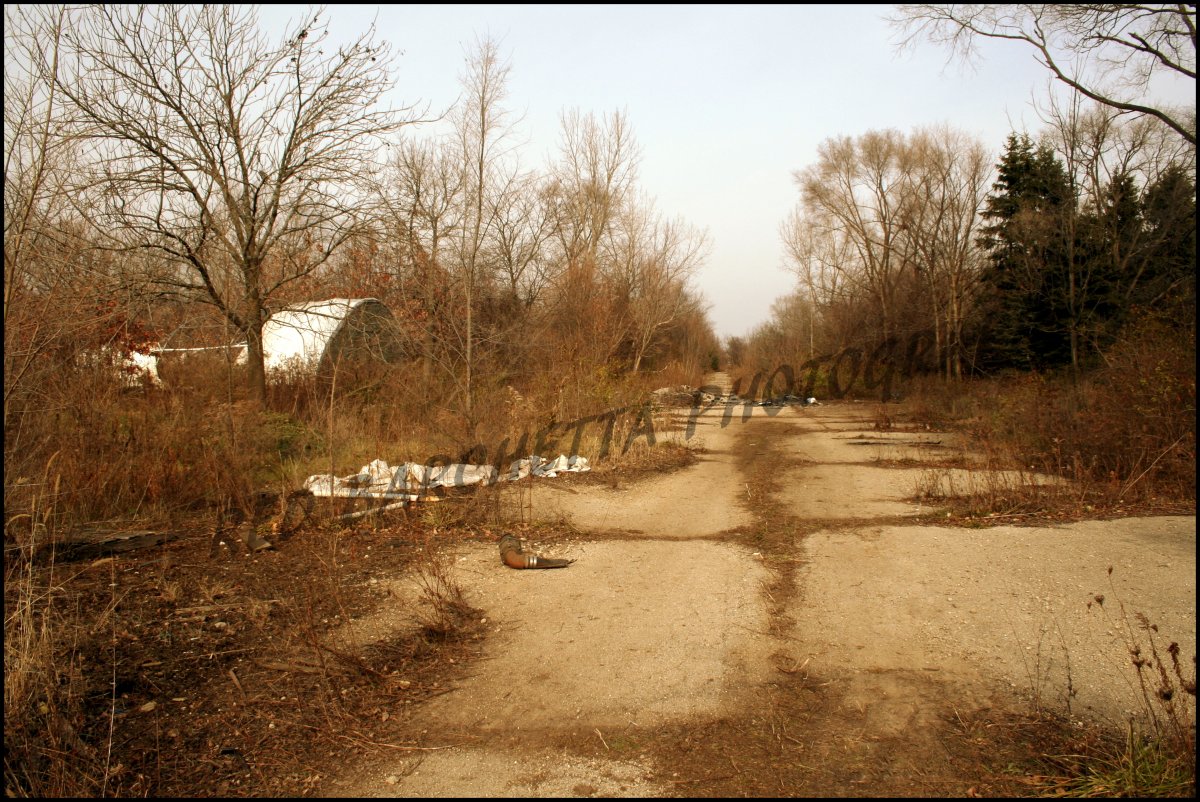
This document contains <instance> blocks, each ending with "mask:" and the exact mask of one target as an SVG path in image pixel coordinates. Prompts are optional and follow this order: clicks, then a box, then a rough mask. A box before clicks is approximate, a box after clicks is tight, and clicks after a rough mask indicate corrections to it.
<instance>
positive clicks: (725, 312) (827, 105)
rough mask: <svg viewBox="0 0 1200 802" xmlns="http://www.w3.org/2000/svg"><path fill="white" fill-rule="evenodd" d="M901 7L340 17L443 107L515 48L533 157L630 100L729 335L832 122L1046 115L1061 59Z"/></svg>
mask: <svg viewBox="0 0 1200 802" xmlns="http://www.w3.org/2000/svg"><path fill="white" fill-rule="evenodd" d="M891 8H892V7H891V6H837V7H834V6H811V5H810V6H779V5H768V6H713V5H697V6H689V5H662V6H619V5H618V6H577V5H561V6H546V5H538V6H519V5H514V6H498V5H489V6H469V5H461V6H455V5H429V6H422V5H402V6H400V5H397V6H393V5H383V6H379V5H340V6H336V7H334V8H333V9H332V14H331V17H330V19H331V26H330V35H331V37H332V39H333V41H335V42H337V41H345V40H348V39H351V38H353V37H354V36H356V35H357V34H359V33H361V32H363V31H365V30H366V29H367V28H368V27H369V26H370V24H371V23H372V21H374V22H375V24H376V30H377V33H378V36H379V38H381V39H385V40H387V41H389V42H391V43H392V45H393V46H394V48H395V49H396V50H397V51H399V53H400V55H399V56H398V58H397V62H396V63H397V66H398V76H397V77H398V82H397V86H396V90H395V91H396V98H395V99H394V102H395V103H396V104H397V105H410V104H413V103H418V102H419V103H421V104H424V103H429V104H431V105H432V107H433V108H434V109H445V108H446V107H448V106H450V105H451V104H452V103H453V102H454V100H455V98H456V97H457V96H458V93H459V85H458V78H459V76H460V75H461V74H462V72H463V68H464V62H465V58H466V54H467V52H468V51H469V50H470V49H471V48H472V46H473V44H474V42H475V41H476V40H477V39H479V38H482V37H485V36H488V35H491V36H493V37H495V38H496V39H497V40H499V41H500V43H501V52H502V54H503V55H504V56H505V57H506V58H507V59H508V61H509V63H510V65H511V73H510V85H509V98H508V105H509V106H510V107H511V108H512V109H513V110H514V111H515V112H517V113H518V114H523V115H524V119H523V122H522V124H521V129H522V135H523V138H524V140H525V141H527V142H528V144H527V145H526V146H525V147H524V148H523V150H522V154H523V155H522V162H523V164H524V166H525V167H526V168H532V167H536V166H540V165H542V164H544V163H546V162H547V161H548V160H549V159H551V158H552V157H553V155H554V152H555V150H556V148H557V142H558V134H559V115H560V113H561V112H562V111H564V110H567V109H571V108H577V109H579V110H580V111H582V112H585V113H586V112H594V113H596V114H597V116H599V115H600V114H603V113H605V112H611V111H613V110H618V109H620V110H624V111H625V112H626V113H627V115H628V119H629V122H630V123H631V125H632V128H633V131H634V133H635V135H636V137H637V140H638V143H639V144H640V146H641V152H642V160H641V164H640V169H639V176H640V182H639V184H640V187H641V188H642V190H643V191H644V192H645V193H647V194H648V195H649V196H651V197H652V198H654V199H655V201H656V204H657V208H658V210H659V211H660V212H662V213H663V214H664V215H665V216H668V217H681V218H683V219H685V220H686V221H687V222H689V223H691V224H692V225H694V226H696V227H698V228H700V229H702V230H705V231H707V234H708V238H709V243H710V249H709V254H710V255H709V258H708V260H707V262H706V264H705V266H704V268H703V269H702V271H701V272H700V274H699V275H698V276H697V285H698V287H699V289H700V290H701V291H702V292H703V293H704V296H705V298H706V299H707V301H708V303H709V304H710V311H709V318H710V320H711V321H712V323H713V325H714V327H715V328H716V330H717V333H718V334H719V335H721V336H722V337H725V336H728V335H735V334H736V335H742V334H746V333H747V332H749V331H750V330H751V329H753V328H754V327H755V326H756V325H758V324H760V323H762V322H764V321H765V320H766V319H767V317H768V315H769V311H770V307H771V303H772V302H773V301H774V300H775V299H776V298H778V297H779V296H781V295H783V294H785V293H787V292H789V291H790V290H791V289H792V286H793V278H792V277H791V276H790V275H789V274H788V273H787V272H786V271H785V270H784V268H783V249H782V246H781V243H780V238H779V225H780V222H781V221H782V220H783V219H784V218H785V217H786V216H787V214H788V212H789V211H790V210H791V209H792V207H793V206H794V205H795V203H796V200H797V191H796V188H795V185H794V183H793V180H792V172H793V171H794V170H797V169H800V168H803V167H805V166H806V165H808V164H810V163H812V162H813V160H814V159H815V156H816V149H817V145H818V144H819V143H820V142H821V141H822V140H824V139H826V138H828V137H832V136H838V135H850V136H857V135H859V134H862V133H864V132H865V131H868V130H871V129H883V128H896V129H899V130H901V131H905V132H908V131H911V130H912V129H914V128H916V127H918V126H923V125H932V124H938V123H949V124H951V125H953V126H954V127H956V128H959V129H961V130H963V131H966V132H967V133H970V134H974V135H977V136H979V137H980V138H982V140H983V141H984V143H985V144H986V145H987V146H988V147H990V148H992V149H993V151H994V152H995V153H996V154H997V155H998V154H999V152H1000V149H1001V147H1002V146H1003V143H1004V139H1005V137H1006V136H1007V135H1008V133H1009V132H1010V131H1012V130H1014V129H1015V130H1028V131H1029V132H1030V133H1031V134H1034V133H1036V132H1037V131H1039V130H1040V129H1041V127H1042V125H1041V123H1040V121H1039V120H1038V118H1037V115H1036V112H1035V110H1034V107H1033V102H1032V101H1033V99H1034V98H1035V97H1037V98H1041V97H1044V96H1045V94H1046V92H1047V80H1046V78H1047V72H1046V71H1045V69H1044V68H1042V67H1040V66H1039V65H1038V64H1037V63H1036V62H1035V61H1034V59H1033V56H1032V55H1031V53H1030V51H1029V50H1028V49H1027V48H1023V47H1021V46H1020V45H1019V44H1016V43H1007V42H985V43H984V46H983V47H981V59H980V60H979V62H978V64H977V65H976V66H975V67H974V68H969V67H964V66H962V65H961V64H959V63H957V62H955V63H950V64H947V55H948V53H947V52H946V51H945V50H944V49H942V48H941V47H938V46H935V45H933V44H929V43H924V44H921V45H920V46H918V47H917V48H916V49H915V50H910V51H906V52H905V53H904V54H898V53H897V52H896V48H895V42H896V39H897V33H896V31H895V30H893V29H892V28H891V27H890V26H889V25H888V24H887V22H886V21H885V20H884V19H883V18H884V16H885V15H887V14H888V13H890V11H891ZM302 11H303V7H301V6H286V5H274V6H264V7H262V8H261V10H260V21H261V22H262V24H263V27H264V29H266V30H267V31H269V32H271V33H278V34H279V35H282V30H283V26H284V23H285V22H286V21H287V20H288V19H289V18H294V17H295V15H296V14H299V13H302ZM1190 91H1191V92H1194V87H1193V88H1191V89H1190ZM412 133H415V134H417V135H419V134H420V131H419V130H418V131H413V132H412Z"/></svg>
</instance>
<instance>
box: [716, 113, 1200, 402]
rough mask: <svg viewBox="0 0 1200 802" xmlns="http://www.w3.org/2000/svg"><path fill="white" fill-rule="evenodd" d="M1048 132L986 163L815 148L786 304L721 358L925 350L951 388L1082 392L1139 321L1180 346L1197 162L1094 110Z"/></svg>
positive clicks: (955, 155) (918, 142)
mask: <svg viewBox="0 0 1200 802" xmlns="http://www.w3.org/2000/svg"><path fill="white" fill-rule="evenodd" d="M1046 119H1047V126H1046V128H1045V130H1044V131H1042V132H1041V135H1040V136H1039V138H1038V139H1037V140H1036V141H1035V140H1034V139H1033V138H1032V137H1031V136H1030V135H1029V134H1028V133H1017V132H1014V133H1012V134H1011V135H1010V136H1009V137H1008V139H1007V141H1006V143H1005V145H1004V149H1003V152H1002V153H1001V154H999V156H998V157H997V156H993V155H991V154H989V153H988V151H987V148H986V146H985V145H984V144H983V143H982V142H981V141H979V140H978V139H977V138H974V137H971V136H969V135H968V134H966V133H965V132H962V131H957V130H955V129H953V128H950V127H948V126H941V127H934V128H924V129H918V130H915V131H913V132H911V133H904V132H901V131H897V130H883V131H869V132H867V133H865V134H862V135H860V136H857V137H851V136H838V137H832V138H830V139H827V140H825V141H824V142H823V143H822V144H821V145H820V147H819V149H818V154H817V160H816V162H815V163H813V164H811V165H809V166H808V167H805V168H803V169H801V170H798V171H796V173H795V180H796V185H797V188H798V190H799V196H800V197H799V200H798V202H797V205H796V207H795V208H794V209H793V211H792V213H791V214H790V216H789V217H788V218H787V219H786V221H785V222H784V223H783V225H782V227H781V234H782V237H783V242H784V244H785V247H786V255H787V264H788V267H789V268H790V269H791V270H792V271H793V272H794V273H795V274H796V276H797V288H796V290H795V291H794V292H793V293H792V294H790V295H788V296H786V297H784V298H781V299H780V300H779V301H778V302H777V303H776V304H775V305H774V307H773V308H772V313H771V318H770V320H769V321H767V322H766V323H764V324H763V325H761V326H760V327H759V328H757V329H755V330H754V331H753V332H752V333H751V334H750V335H749V336H748V337H746V338H734V339H733V340H732V341H731V342H730V343H728V344H727V345H728V346H729V349H730V357H731V358H732V359H734V360H738V359H742V360H746V361H748V362H750V363H753V364H754V365H755V366H756V367H757V368H759V369H764V368H767V369H769V366H771V365H772V364H779V363H780V362H791V363H793V364H800V363H803V362H805V361H806V360H808V359H812V358H813V357H815V356H818V355H821V354H828V353H833V352H835V351H837V350H839V349H842V348H846V347H854V348H860V349H869V348H872V347H877V346H878V344H880V343H883V342H887V341H889V340H895V339H897V338H902V339H903V338H911V337H913V336H915V335H916V334H918V333H925V334H927V335H928V337H929V338H930V339H931V341H932V344H933V348H932V351H931V356H932V359H931V360H930V364H929V365H928V367H929V369H931V370H935V371H937V372H938V373H940V374H941V375H943V376H945V377H948V378H954V379H961V378H963V377H964V376H967V375H995V374H996V373H998V372H1002V371H1004V370H1013V369H1015V370H1031V369H1034V370H1053V369H1058V368H1064V369H1067V370H1069V371H1072V372H1074V373H1076V374H1078V372H1079V371H1081V370H1085V369H1087V368H1088V367H1089V366H1094V365H1095V364H1097V363H1098V362H1100V361H1101V360H1102V359H1103V354H1104V351H1105V349H1106V348H1107V347H1109V346H1110V345H1111V344H1112V343H1113V342H1114V341H1115V340H1116V338H1117V337H1118V336H1119V335H1120V333H1121V332H1122V331H1123V330H1124V329H1125V328H1126V327H1127V326H1129V325H1130V324H1133V323H1137V322H1138V321H1141V320H1144V319H1146V318H1148V317H1153V318H1156V319H1158V320H1160V321H1165V322H1166V323H1167V324H1169V326H1171V327H1173V328H1174V329H1176V330H1179V331H1187V330H1191V329H1194V317H1195V248H1196V245H1195V209H1196V203H1195V181H1194V175H1195V153H1194V148H1193V147H1192V146H1191V145H1190V144H1188V143H1187V142H1186V141H1181V139H1180V138H1179V137H1178V136H1176V135H1175V134H1174V133H1173V132H1172V131H1170V130H1169V129H1168V128H1167V127H1166V126H1164V125H1163V124H1162V123H1161V122H1159V121H1157V120H1156V119H1154V118H1149V117H1142V118H1140V119H1130V118H1129V117H1128V115H1125V114H1123V113H1121V112H1120V111H1118V110H1114V109H1111V108H1108V107H1105V106H1103V105H1100V104H1090V103H1084V102H1083V101H1076V102H1073V103H1069V104H1059V105H1057V106H1052V107H1051V108H1050V109H1049V110H1048V112H1047V113H1046ZM993 159H996V160H997V161H996V163H995V165H993V163H992V162H993Z"/></svg>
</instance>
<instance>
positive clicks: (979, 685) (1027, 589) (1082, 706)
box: [323, 403, 1196, 797]
mask: <svg viewBox="0 0 1200 802" xmlns="http://www.w3.org/2000/svg"><path fill="white" fill-rule="evenodd" d="M741 411H742V410H741V408H738V409H737V413H739V414H736V415H734V416H733V420H732V422H731V423H729V424H728V425H727V426H724V427H723V426H722V425H721V423H722V410H721V409H714V410H710V411H708V412H706V413H705V414H703V415H702V416H700V418H699V420H698V421H697V424H698V425H697V427H696V436H695V438H694V439H693V441H692V442H693V443H698V444H700V445H702V446H703V447H704V451H703V454H702V456H701V459H700V461H699V462H698V463H696V464H694V465H692V466H690V467H688V468H685V469H682V470H679V471H675V472H673V473H670V474H667V475H664V476H660V477H656V478H653V479H650V480H647V481H644V482H641V483H636V484H632V485H631V486H629V487H627V488H622V489H612V488H608V487H604V486H601V485H585V486H578V485H577V486H576V488H575V491H576V492H561V491H559V490H549V489H545V490H543V489H541V488H540V487H537V486H535V490H534V498H533V512H534V515H535V516H537V517H539V518H541V519H544V520H564V519H565V520H567V521H569V522H570V523H571V524H572V526H573V527H575V528H576V529H578V530H579V531H581V532H583V533H584V535H582V536H581V537H580V538H578V539H575V540H572V541H570V542H566V543H564V544H559V545H556V546H555V547H554V548H553V549H552V550H551V551H550V552H549V553H552V554H553V556H566V557H571V558H574V559H575V560H576V562H575V563H574V564H573V565H572V566H571V567H569V568H567V569H565V570H555V571H514V570H511V569H507V568H504V567H502V566H501V565H500V563H499V560H498V557H497V553H496V550H495V548H494V547H493V546H478V547H471V548H465V549H462V550H461V551H460V552H458V553H457V554H456V555H455V559H456V562H455V566H456V576H457V579H458V581H459V582H460V584H461V585H462V587H463V589H464V591H465V593H466V597H467V600H468V601H469V602H470V603H471V604H473V605H474V606H476V607H478V608H480V609H481V610H483V611H484V615H485V616H486V618H487V622H488V624H487V625H488V626H489V628H491V629H492V630H493V631H492V632H491V634H490V636H489V639H488V641H487V646H486V648H485V652H486V655H485V659H483V660H481V661H479V662H478V664H476V665H475V666H473V667H472V673H471V675H470V676H469V677H468V678H467V679H465V680H464V681H463V682H461V683H460V685H459V686H458V687H456V688H455V689H454V690H453V691H452V692H450V693H447V694H444V695H442V696H440V697H437V698H436V699H434V700H433V701H431V702H429V703H427V704H426V705H424V706H423V707H422V708H421V709H419V710H417V711H415V712H413V713H412V714H411V715H412V716H413V717H414V718H413V720H412V721H413V723H414V724H415V725H416V727H417V731H424V732H425V735H424V736H423V738H424V739H425V743H427V744H428V745H429V747H430V748H429V749H428V750H427V751H421V752H415V753H414V752H406V753H398V755H397V756H395V757H392V758H389V759H387V760H386V761H384V762H381V763H376V764H372V765H370V766H357V767H349V768H348V770H347V772H346V773H345V775H344V776H342V777H340V778H337V779H336V780H335V781H333V782H331V783H330V784H329V785H328V786H327V787H326V788H325V789H324V790H323V793H325V794H327V795H338V796H355V797H358V796H372V797H411V796H502V797H503V796H508V797H517V796H534V797H546V796H593V795H594V796H676V795H680V794H684V795H686V794H688V793H689V788H688V786H687V785H681V784H680V783H685V782H687V780H680V779H677V778H678V777H679V775H680V768H679V767H676V766H673V765H671V764H670V763H669V762H665V761H669V753H663V752H660V751H659V750H658V749H657V748H656V746H655V744H656V732H658V731H659V730H660V729H661V728H665V727H671V726H675V725H680V724H702V723H703V722H706V721H716V720H726V721H728V720H738V717H739V716H741V717H745V720H746V724H747V726H759V725H760V724H761V722H760V720H759V719H758V718H754V717H755V716H758V715H759V714H760V712H761V706H762V700H763V699H764V698H765V697H767V696H769V695H770V693H771V692H772V688H775V687H776V685H774V684H773V683H777V682H778V681H779V679H780V677H781V676H784V675H787V676H792V675H798V676H803V677H804V678H805V679H806V681H808V682H810V683H814V684H815V685H820V686H821V687H822V688H824V691H823V692H824V693H825V697H824V698H827V699H832V700H834V702H833V704H832V705H831V706H826V708H825V709H824V710H823V711H822V712H821V713H820V714H819V715H817V714H816V713H814V715H813V716H812V717H810V718H808V719H807V720H806V721H805V722H804V726H803V736H802V737H800V738H796V737H792V736H789V738H790V739H791V740H792V741H794V742H795V744H797V745H798V746H795V747H793V748H795V749H796V750H797V755H798V757H797V758H796V760H798V761H801V760H802V761H803V763H804V764H805V765H806V766H810V767H811V775H810V779H809V780H808V781H807V783H806V785H804V786H803V787H799V788H783V789H781V794H782V795H814V794H816V795H819V794H820V793H822V792H828V793H832V794H839V795H841V794H846V793H887V792H889V791H891V792H893V793H900V794H905V793H914V792H918V791H923V792H925V793H930V794H935V795H957V794H960V793H965V791H966V788H967V787H968V786H967V784H966V782H967V781H968V780H969V779H970V778H952V779H953V781H947V780H945V779H937V778H931V771H932V769H931V767H932V766H936V765H937V762H938V760H939V759H940V757H939V756H941V755H942V749H941V747H940V746H939V744H938V738H939V732H940V730H939V728H943V727H944V726H945V725H944V723H943V722H944V714H945V713H946V711H947V709H952V710H954V711H962V712H969V711H970V710H973V709H978V708H981V707H987V706H997V705H1019V704H1027V703H1028V697H1029V696H1030V695H1031V694H1034V693H1036V694H1039V695H1040V697H1041V699H1042V700H1043V702H1044V703H1047V704H1050V703H1053V704H1060V703H1062V702H1063V701H1064V699H1065V696H1066V692H1067V687H1068V685H1067V683H1068V671H1069V674H1070V682H1071V687H1072V688H1073V690H1074V693H1075V695H1074V696H1073V697H1072V698H1071V710H1072V711H1073V713H1074V714H1076V715H1087V716H1099V717H1105V718H1109V719H1112V720H1117V721H1120V720H1122V719H1123V717H1124V716H1125V715H1126V712H1127V711H1130V710H1135V709H1136V697H1135V696H1134V695H1133V689H1132V687H1131V686H1130V684H1129V680H1128V678H1127V673H1126V672H1125V671H1124V665H1125V662H1126V660H1125V657H1124V653H1125V652H1124V650H1125V647H1124V645H1123V644H1124V640H1123V639H1124V638H1125V637H1127V636H1128V635H1130V634H1131V633H1130V630H1129V628H1128V626H1127V622H1124V621H1122V620H1121V619H1120V618H1119V616H1113V617H1109V615H1108V614H1109V613H1118V612H1119V611H1117V610H1115V609H1114V608H1113V605H1109V606H1108V607H1107V608H1105V610H1103V611H1102V610H1100V609H1099V608H1098V607H1092V608H1089V607H1088V605H1087V602H1088V600H1090V599H1092V597H1093V596H1094V595H1096V594H1105V595H1107V596H1108V597H1109V598H1111V599H1117V598H1119V599H1120V601H1121V602H1122V603H1123V604H1124V605H1125V607H1126V609H1127V610H1128V611H1129V613H1130V614H1131V615H1132V613H1133V612H1134V611H1141V612H1144V613H1145V614H1146V615H1148V616H1149V617H1150V618H1151V619H1152V620H1153V621H1154V622H1156V623H1157V624H1158V626H1159V628H1160V632H1161V633H1162V635H1163V637H1166V638H1170V639H1174V640H1178V641H1179V643H1180V646H1181V647H1182V649H1183V652H1184V654H1185V655H1192V654H1194V653H1195V631H1196V626H1195V620H1196V619H1195V598H1196V592H1195V577H1196V565H1195V562H1196V560H1195V518H1192V517H1173V518H1147V519H1125V520H1117V521H1096V522H1084V523H1078V524H1072V525H1068V526H1062V527H1053V528H1032V527H1025V528H1022V527H1012V526H1003V527H994V528H987V529H956V528H948V527H936V526H922V525H917V524H916V523H915V522H908V521H907V520H906V519H909V518H913V517H914V516H917V515H920V514H922V513H929V512H930V508H929V507H928V506H927V505H925V506H922V505H921V504H918V503H916V502H913V501H910V500H909V499H910V498H912V497H913V496H914V495H915V491H916V488H917V486H918V485H921V486H922V487H929V486H931V484H932V485H937V484H939V483H946V482H952V483H955V485H956V486H962V483H963V482H971V481H977V480H979V477H980V474H979V472H978V471H972V472H968V471H960V472H950V471H939V470H938V469H933V468H924V467H921V465H920V461H921V460H942V461H944V460H945V459H946V458H947V457H948V456H957V457H958V458H959V464H966V465H969V464H970V455H968V454H963V453H962V450H961V447H960V446H959V444H957V443H956V442H954V440H953V438H952V436H951V435H949V434H942V433H936V432H928V431H923V432H919V433H907V432H884V433H880V432H876V431H874V430H873V427H872V422H873V420H874V408H873V405H867V404H854V403H836V404H826V405H821V406H814V407H804V408H785V409H783V410H780V411H777V413H776V414H775V415H773V416H769V415H767V414H766V413H765V412H764V411H763V410H762V409H761V408H757V409H754V410H753V411H752V414H751V416H750V418H749V420H746V421H745V422H742V419H741V415H740V413H741ZM751 464H753V465H755V466H757V469H756V470H750V469H748V465H751ZM764 466H765V468H764ZM763 469H765V470H767V471H770V472H771V476H772V482H771V488H772V489H771V492H770V502H771V506H770V509H771V510H773V511H775V513H776V514H778V513H779V511H781V510H782V511H783V513H784V514H785V515H786V520H787V522H788V526H789V527H792V528H793V529H794V530H795V534H796V537H795V540H794V542H795V548H794V553H792V554H784V555H780V554H778V553H774V554H764V553H758V552H756V551H755V550H754V549H753V548H752V547H751V546H748V545H745V544H747V543H752V542H753V541H752V539H748V538H747V537H746V533H747V532H749V531H752V530H753V529H754V527H755V525H756V524H758V523H761V522H762V517H763V516H764V515H767V514H768V513H767V512H766V511H765V510H764V508H763V506H764V505H762V504H761V503H757V502H756V501H755V500H756V498H759V496H758V494H757V491H758V487H757V485H756V484H755V483H756V477H757V482H758V483H761V482H762V476H763V474H762V472H761V471H762V470H763ZM1109 566H1112V568H1113V571H1112V576H1111V579H1110V577H1109V575H1108V571H1107V569H1108V567H1109ZM392 579H394V580H395V581H397V582H402V580H399V579H395V578H392ZM781 582H783V583H784V584H785V585H786V587H785V586H783V585H781V584H780V583H781ZM772 588H774V591H772ZM403 596H404V594H398V598H402V597H403ZM398 615H399V613H397V616H398ZM370 631H372V630H371V628H370V627H365V628H364V632H370ZM781 672H783V673H782V674H781ZM756 711H759V712H756ZM435 747H444V748H435ZM881 761H882V762H884V763H886V765H887V766H888V771H887V772H886V775H879V776H873V778H872V777H868V776H867V775H868V774H869V773H870V769H867V768H863V779H862V782H864V783H866V784H865V785H859V786H853V787H850V786H845V785H843V783H846V782H851V783H853V782H858V781H859V780H856V779H850V780H847V779H846V778H847V776H848V775H847V772H846V770H845V767H846V766H851V767H858V766H863V767H866V766H869V765H872V764H879V763H880V762H881ZM734 765H735V767H736V763H735V764H734ZM855 770H857V769H855ZM850 776H854V775H853V774H851V775H850ZM881 778H882V779H881ZM925 782H929V783H935V784H933V785H926V784H923V783H925ZM939 782H940V783H941V784H940V785H939V784H936V783H939ZM856 788H857V789H858V790H855V789H856Z"/></svg>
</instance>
